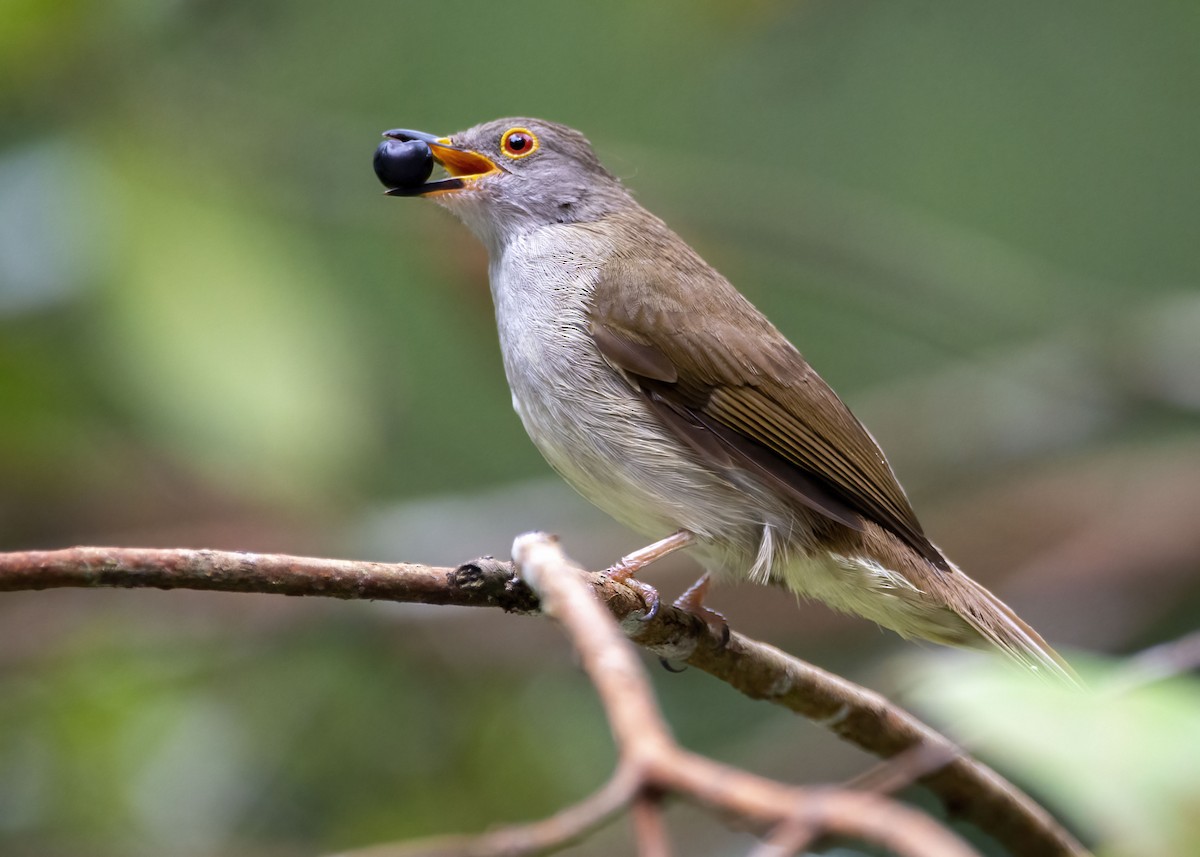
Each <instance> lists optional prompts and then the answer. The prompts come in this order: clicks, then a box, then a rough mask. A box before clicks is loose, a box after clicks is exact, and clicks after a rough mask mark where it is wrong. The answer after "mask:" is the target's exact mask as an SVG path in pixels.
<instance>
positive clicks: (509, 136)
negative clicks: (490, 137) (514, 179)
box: [500, 128, 540, 160]
mask: <svg viewBox="0 0 1200 857" xmlns="http://www.w3.org/2000/svg"><path fill="white" fill-rule="evenodd" d="M539 145H540V144H539V143H538V138H537V135H536V134H534V133H533V132H532V131H530V130H529V129H528V128H509V129H508V130H507V131H505V132H504V136H502V137H501V138H500V151H501V152H503V153H504V154H505V155H506V156H508V157H510V158H512V159H513V160H516V159H517V158H527V157H529V156H530V155H532V154H533V153H534V152H536V151H537V150H538V146H539Z"/></svg>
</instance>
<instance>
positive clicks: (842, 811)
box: [513, 533, 976, 857]
mask: <svg viewBox="0 0 1200 857" xmlns="http://www.w3.org/2000/svg"><path fill="white" fill-rule="evenodd" d="M513 556H514V558H515V559H516V561H517V562H518V564H519V565H520V567H521V574H522V577H523V578H524V579H525V580H526V581H528V583H529V584H530V586H532V587H533V588H534V590H535V591H537V592H538V593H539V594H540V595H541V596H542V599H543V603H544V609H545V612H547V613H548V614H550V615H551V616H553V617H554V618H556V619H558V620H559V621H560V622H561V623H562V624H563V626H564V627H565V628H566V630H567V632H568V634H569V635H570V637H571V641H572V643H574V645H575V649H576V651H577V652H578V653H579V658H580V662H581V663H582V665H583V668H584V670H585V671H586V672H587V674H588V678H589V679H591V682H592V684H593V686H595V688H596V692H597V693H598V694H599V696H600V701H601V704H602V705H603V706H604V710H605V713H606V715H607V716H608V721H609V724H610V726H611V728H612V732H613V738H614V739H615V741H616V744H617V748H618V752H619V753H620V757H621V761H622V763H623V764H627V765H632V766H633V767H634V769H635V770H638V771H640V772H641V774H642V777H643V778H644V779H643V781H644V783H645V786H646V788H649V789H657V790H662V791H664V792H674V793H678V794H679V795H680V796H682V797H686V798H689V799H692V800H694V801H696V802H698V803H700V804H702V805H704V806H706V807H708V808H709V809H713V810H718V811H723V812H726V813H733V814H736V815H738V816H740V817H742V818H745V819H748V820H751V821H754V822H758V823H759V824H764V825H769V826H771V827H776V826H779V825H782V824H786V823H787V822H789V821H791V820H792V819H794V818H795V817H796V816H797V815H801V816H803V818H804V820H805V821H806V822H808V823H810V824H812V826H813V827H815V828H816V829H817V830H820V831H822V832H825V833H836V834H841V835H845V836H852V837H855V838H858V839H863V840H867V841H869V842H874V843H877V844H880V845H884V846H886V847H888V848H890V849H892V850H893V851H895V852H896V853H897V854H899V855H901V857H971V855H976V852H975V851H973V850H972V849H971V848H969V847H968V846H967V845H966V844H965V843H963V842H962V840H961V839H959V838H958V837H957V836H956V835H955V834H953V833H951V832H950V831H949V830H948V829H946V828H944V827H942V826H940V825H939V824H937V823H936V822H934V821H933V820H932V819H930V818H929V817H928V816H926V815H923V814H921V813H920V812H917V811H916V810H914V809H910V808H909V807H906V806H904V805H903V804H900V803H896V802H895V801H892V800H890V799H888V798H885V797H881V796H879V795H876V794H872V793H870V792H849V791H837V790H831V789H820V790H816V789H804V788H799V787H795V786H785V785H782V784H780V783H776V782H773V781H771V780H766V779H763V778H762V777H757V776H755V775H753V774H749V773H746V772H745V771H741V770H738V769H736V768H731V767H729V766H727V765H723V764H720V763H718V762H714V761H712V760H711V759H707V758H704V757H702V756H697V755H695V754H693V753H689V752H688V751H686V750H683V749H682V748H680V747H679V746H678V745H677V744H675V742H674V740H673V739H672V738H671V736H670V732H669V731H668V729H667V725H666V723H665V722H664V721H663V719H662V715H661V714H660V712H659V710H658V706H657V704H656V702H655V700H654V695H653V691H652V690H651V688H650V682H649V679H648V678H647V676H646V674H645V671H644V669H643V668H642V665H641V662H640V661H639V660H638V659H637V657H636V656H635V655H634V652H633V647H632V646H630V645H629V644H628V642H627V641H626V639H625V638H624V637H623V636H622V635H621V633H620V632H619V630H618V628H617V625H616V624H615V623H614V622H612V620H611V618H610V616H609V615H608V614H607V613H606V612H605V611H604V609H603V608H602V607H601V605H600V604H599V603H598V602H597V600H596V599H595V598H594V597H593V595H592V593H591V592H590V591H589V588H588V586H587V585H586V584H585V582H584V579H583V578H582V577H581V574H582V570H580V569H577V568H574V567H573V566H570V565H568V563H567V562H566V560H565V559H564V557H563V554H562V551H561V550H560V549H559V547H558V544H557V541H556V540H555V539H553V538H551V537H548V536H545V535H542V534H539V533H534V534H530V535H526V536H521V537H520V538H518V539H517V541H516V543H515V544H514V545H513Z"/></svg>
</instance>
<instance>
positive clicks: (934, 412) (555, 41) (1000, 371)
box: [0, 0, 1200, 857]
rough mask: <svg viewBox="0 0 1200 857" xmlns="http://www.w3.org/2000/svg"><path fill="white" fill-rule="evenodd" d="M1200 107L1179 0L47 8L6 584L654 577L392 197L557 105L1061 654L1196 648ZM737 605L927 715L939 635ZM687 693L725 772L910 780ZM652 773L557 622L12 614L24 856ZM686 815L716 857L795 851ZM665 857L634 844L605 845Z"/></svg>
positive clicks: (939, 533) (444, 236)
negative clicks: (402, 169)
mask: <svg viewBox="0 0 1200 857" xmlns="http://www.w3.org/2000/svg"><path fill="white" fill-rule="evenodd" d="M1198 93H1200V6H1198V5H1197V4H1195V3H1194V2H1186V1H1184V2H1180V1H1179V0H1177V1H1176V2H1170V0H1159V2H1146V3H1138V4H1132V3H1116V2H1110V3H1095V2H1084V0H1073V2H1061V3H1055V4H1045V3H1038V2H1033V1H1032V0H1022V2H1015V3H1006V4H1001V5H997V4H981V3H958V4H953V3H933V2H896V3H884V2H875V3H867V2H829V0H826V2H806V3H787V2H772V0H753V2H743V3H730V2H716V0H686V2H685V0H669V2H655V3H640V2H630V0H619V2H617V1H616V0H615V1H614V2H608V3H603V4H601V3H592V4H583V3H570V4H568V3H562V2H557V3H555V2H546V0H526V2H523V3H509V4H497V3H490V4H485V3H470V2H464V0H443V2H440V3H425V4H417V3H397V2H393V3H385V2H376V3H363V2H353V0H351V2H345V3H339V4H331V3H323V2H316V0H290V2H286V3H285V2H279V0H261V1H260V2H254V3H239V2H229V0H208V2H202V0H176V2H150V0H119V2H118V0H113V2H105V3H97V2H87V0H6V2H4V3H3V4H2V5H0V549H4V550H21V549H32V548H53V547H60V546H67V545H71V544H81V543H82V544H122V545H143V546H164V547H168V546H179V547H185V546H186V547H216V548H230V549H243V550H259V551H286V552H290V553H315V554H324V555H335V556H344V557H354V558H377V559H392V560H410V561H425V562H436V563H441V564H455V563H457V562H460V561H463V560H466V559H469V558H471V557H473V556H476V555H479V554H483V553H491V554H496V555H504V554H506V553H507V551H508V549H509V547H510V545H511V540H512V537H513V536H514V535H515V534H517V533H519V532H522V531H524V530H528V529H535V528H536V529H548V530H552V531H555V532H558V533H560V534H561V535H562V536H563V537H564V539H565V541H566V545H567V547H568V549H569V550H570V552H571V553H572V554H573V555H574V556H576V557H577V558H578V559H580V560H581V561H583V562H585V563H587V564H589V565H591V566H593V567H601V566H603V565H607V564H608V563H610V562H611V561H613V560H614V559H615V558H616V557H618V556H620V555H621V554H622V553H625V552H628V551H629V550H630V549H632V548H634V547H636V546H638V539H637V537H635V536H633V535H631V534H629V533H627V532H624V531H622V530H621V529H619V528H618V527H616V525H613V524H611V523H609V522H607V521H606V520H605V519H603V517H602V516H600V515H599V514H598V513H596V512H594V511H592V510H591V509H590V508H589V507H587V506H586V504H584V503H583V501H582V500H579V499H577V498H576V497H575V496H574V495H573V494H572V493H571V492H570V491H569V490H568V489H566V488H565V487H563V486H562V485H560V484H559V483H558V481H557V480H556V479H555V478H554V477H553V476H552V475H551V474H550V472H549V469H548V467H547V466H546V465H545V464H544V463H543V462H542V461H541V459H540V458H539V456H538V455H537V453H536V452H535V451H534V449H533V447H532V446H531V445H530V443H529V442H528V441H527V440H526V438H525V437H524V435H523V432H522V429H521V427H520V425H519V423H518V421H517V419H516V417H515V415H514V414H513V413H512V412H511V409H510V406H509V395H508V391H507V388H506V386H505V383H504V378H503V373H502V370H501V366H500V360H499V354H498V349H497V345H496V342H495V334H494V330H493V323H492V309H491V302H490V297H489V295H488V291H487V287H486V282H485V280H486V259H485V255H484V252H483V250H482V249H481V248H480V247H479V246H477V245H476V243H475V241H474V239H473V238H472V237H471V236H470V235H469V234H468V233H467V231H466V230H465V229H464V228H463V227H461V226H460V225H459V224H457V223H456V222H454V221H453V220H452V219H451V218H450V217H449V216H448V215H447V214H446V213H445V212H442V211H440V210H437V209H436V208H435V207H434V206H432V205H430V204H428V203H422V202H418V201H411V200H397V199H391V198H386V197H384V196H382V194H381V188H380V186H379V185H378V183H377V182H376V180H375V177H374V175H373V174H372V171H371V165H370V157H371V153H372V151H373V149H374V147H375V145H376V143H377V142H378V140H379V133H380V132H381V131H383V130H385V129H387V128H391V127H396V126H402V127H414V128H421V129H426V130H430V131H435V132H439V133H450V132H453V131H455V130H460V129H462V128H465V127H467V126H470V125H473V124H475V123H477V122H479V121H483V120H487V119H491V118H495V117H498V116H503V115H533V116H542V117H545V118H549V119H554V120H557V121H561V122H565V123H568V124H570V125H574V126H576V127H578V128H580V129H582V130H583V131H584V132H585V133H587V134H588V135H589V136H590V138H591V139H592V141H593V143H594V144H595V146H596V148H597V150H598V152H599V153H600V155H601V157H602V158H603V159H604V160H605V162H606V163H607V164H608V165H609V166H610V168H612V169H613V171H614V172H616V173H617V174H618V175H620V176H621V177H622V178H624V179H625V180H626V182H627V183H628V184H629V185H630V186H631V187H632V188H633V189H634V190H635V192H636V193H637V195H638V197H639V198H640V199H641V200H642V202H643V203H645V204H646V205H647V206H648V207H650V208H651V209H652V210H653V211H655V212H656V213H658V214H660V215H661V216H663V217H664V218H665V219H666V220H667V221H668V222H669V223H671V224H672V225H673V226H674V227H675V228H676V230H677V231H679V232H680V233H681V234H682V235H683V236H684V237H685V238H686V239H687V240H689V241H690V242H691V243H692V244H693V245H694V246H696V247H697V248H698V249H699V250H700V251H701V253H702V254H703V255H705V256H706V258H708V259H709V261H711V262H713V263H714V264H715V265H716V266H717V267H718V268H720V269H721V270H722V271H723V272H724V273H725V274H726V275H728V276H729V277H730V279H731V280H732V281H733V282H734V283H735V284H737V285H738V286H739V287H740V288H742V289H743V290H744V291H745V292H746V293H747V294H748V295H749V296H750V297H751V298H752V300H754V301H755V302H756V303H758V304H759V306H761V307H762V308H763V309H764V310H765V311H767V313H768V314H769V315H770V316H771V317H772V318H773V319H774V320H775V322H776V323H777V324H778V325H779V326H780V327H781V328H782V329H783V330H784V331H785V332H786V333H787V334H788V335H789V336H790V337H791V338H792V339H793V340H794V341H795V342H797V344H798V345H799V346H800V347H801V350H802V351H804V352H805V354H806V356H807V357H808V358H809V359H810V361H811V362H812V363H813V364H814V365H815V366H816V367H817V368H818V370H819V371H820V372H821V373H822V374H823V375H824V377H825V378H826V379H827V380H828V381H829V382H830V383H831V384H832V385H833V386H834V387H835V388H836V389H838V390H839V392H841V394H842V395H843V397H844V398H846V399H847V400H848V402H849V403H850V404H851V406H852V407H853V408H854V409H855V410H856V412H857V413H858V414H859V416H860V417H862V418H863V420H864V421H865V422H866V423H867V424H868V425H869V426H870V427H871V428H872V430H873V432H874V433H875V434H876V436H877V437H878V438H879V440H880V441H881V443H882V444H883V446H884V448H885V449H887V450H888V453H889V456H890V458H891V460H892V463H893V465H894V466H895V468H896V469H897V471H898V472H899V475H900V477H901V479H902V481H904V483H905V485H906V486H907V487H908V490H909V492H910V495H911V496H912V497H913V500H914V503H915V505H916V507H917V509H918V511H919V512H920V513H921V516H922V518H923V520H924V521H925V523H926V529H927V530H928V531H929V532H930V534H931V535H932V537H933V538H934V539H935V540H936V541H938V542H939V543H940V544H942V546H943V547H945V548H946V549H947V551H948V552H949V554H950V555H951V556H953V557H955V558H956V560H957V561H958V562H959V563H960V564H961V565H962V566H963V567H964V568H965V569H967V570H968V571H970V572H971V573H972V574H973V575H974V576H976V577H977V578H979V579H980V580H982V581H983V582H985V583H986V584H988V585H989V586H991V587H993V588H994V589H996V590H997V591H998V592H999V593H1000V594H1001V595H1002V596H1004V597H1005V598H1006V600H1008V601H1009V602H1010V603H1012V604H1013V605H1014V606H1015V607H1016V608H1017V609H1018V612H1020V613H1021V614H1022V615H1024V616H1025V617H1026V618H1027V619H1029V620H1030V621H1031V622H1032V623H1033V624H1034V625H1035V626H1037V627H1039V628H1040V629H1041V630H1042V631H1043V633H1045V635H1046V636H1047V637H1049V638H1050V639H1051V640H1053V641H1055V642H1056V643H1059V644H1061V645H1062V646H1063V647H1065V648H1067V649H1068V650H1069V649H1070V648H1071V647H1079V648H1083V649H1091V650H1096V651H1101V652H1109V653H1115V654H1121V653H1126V652H1130V651H1133V650H1136V649H1138V648H1140V647H1142V646H1145V645H1148V644H1150V643H1153V642H1155V641H1158V640H1163V639H1168V638H1171V637H1174V636H1177V635H1179V634H1181V633H1183V632H1185V631H1188V630H1189V629H1193V628H1195V627H1196V626H1197V625H1198V624H1200V621H1198V616H1200V584H1198V575H1197V570H1198V568H1200V527H1197V526H1196V524H1197V520H1200V435H1198V434H1197V427H1198V420H1197V416H1198V411H1200V290H1198V289H1197V286H1198V284H1200V252H1198V251H1197V247H1198V243H1200V242H1198V240H1197V239H1198V237H1200V234H1198V232H1197V229H1198V225H1200V157H1198V155H1197V153H1200V110H1197V109H1196V106H1197V94H1198ZM695 573H696V569H695V568H694V567H692V566H689V565H688V564H687V562H686V561H681V562H678V563H676V564H675V565H674V566H671V567H670V568H664V569H661V570H659V569H657V568H656V569H655V570H654V571H653V572H651V574H650V577H649V579H650V580H651V581H652V582H654V583H655V584H656V585H658V586H659V587H660V589H662V591H663V592H664V593H666V594H673V593H674V592H676V591H678V590H679V589H682V588H683V586H685V585H686V583H687V582H688V581H689V579H690V578H691V577H692V576H693V575H694V574H695ZM710 603H712V604H713V606H715V607H717V608H718V609H721V610H723V611H724V612H725V613H726V614H727V615H729V617H730V619H731V621H732V622H733V624H734V626H735V627H737V628H738V629H739V630H743V631H745V632H747V633H750V634H752V635H755V636H758V637H761V638H764V639H767V640H769V641H771V642H773V643H776V644H777V645H780V646H782V647H784V648H786V649H788V650H789V651H792V652H795V653H797V654H799V655H801V656H804V657H806V658H809V659H812V660H814V661H816V662H817V663H820V664H822V665H825V666H827V667H829V668H832V669H835V670H839V671H842V672H844V673H846V674H847V675H849V676H851V677H853V678H855V679H857V680H860V681H864V682H866V683H868V684H871V685H873V686H875V687H878V688H880V689H883V690H885V691H887V692H889V693H892V694H895V695H898V696H900V697H901V698H904V696H905V682H904V680H903V679H902V678H901V677H900V676H901V673H900V672H899V671H898V670H896V669H893V667H892V661H890V660H888V658H889V657H890V656H891V655H894V654H895V653H896V652H898V651H906V652H907V651H911V650H913V648H914V647H913V646H912V645H910V644H905V643H902V642H901V641H899V640H898V639H897V638H895V637H894V636H891V635H887V634H881V633H880V632H879V631H878V630H877V629H875V628H874V626H871V625H870V624H868V623H866V622H863V621H857V620H849V619H843V618H838V617H834V616H832V615H830V614H829V613H828V612H827V611H825V610H824V608H821V607H818V606H811V605H804V606H801V607H800V608H797V606H796V605H795V604H794V603H793V602H792V599H790V598H788V597H784V596H782V595H781V594H780V593H777V592H763V591H757V590H753V589H751V588H726V589H722V590H720V591H718V592H717V594H716V595H715V596H714V597H713V598H712V599H711V602H710ZM654 675H655V681H656V683H657V684H658V686H659V687H660V690H661V693H662V698H663V704H664V706H665V708H666V710H667V714H668V716H669V717H670V718H671V720H672V723H673V724H674V727H675V729H676V730H677V734H678V735H679V737H680V738H681V740H683V741H684V742H685V743H686V744H687V745H688V746H690V747H692V748H694V749H696V750H699V751H701V752H706V753H709V754H712V755H714V756H716V757H718V758H721V759H724V760H728V761H731V762H734V763H737V764H742V765H746V766H748V767H751V768H753V769H754V770H757V771H759V772H762V773H764V774H767V775H772V776H778V777H780V778H783V779H787V780H789V781H794V782H826V781H834V780H838V779H842V778H845V777H849V776H852V775H853V774H855V773H857V772H859V771H861V770H863V769H864V768H865V767H866V766H867V765H868V764H869V760H867V759H866V758H865V757H864V756H862V755H861V754H858V753H856V752H854V751H852V750H850V749H849V748H846V747H843V746H841V745H838V744H836V743H835V742H834V740H833V739H832V738H830V737H828V736H827V735H825V734H824V733H823V732H822V731H821V730H819V729H817V728H816V727H812V726H810V725H808V724H805V723H803V722H800V721H798V720H797V719H796V718H795V717H793V716H790V715H788V714H786V713H785V712H782V711H777V710H774V709H771V708H770V707H768V706H765V705H756V704H753V703H751V702H749V701H747V700H743V699H741V698H739V697H737V696H736V695H735V694H734V693H733V692H732V691H731V690H729V689H728V688H726V687H723V686H720V685H717V684H716V683H714V682H712V681H711V680H708V679H706V678H705V677H704V676H702V675H698V674H696V673H694V672H687V673H684V674H682V675H670V674H667V673H665V672H663V671H661V670H657V669H655V671H654ZM611 763H612V748H611V746H610V742H609V739H608V735H607V730H606V727H605V725H604V723H603V720H602V717H601V715H600V713H599V710H598V708H597V706H596V704H595V703H594V701H593V699H592V695H591V693H590V690H589V688H588V687H587V685H586V683H585V682H584V681H583V680H582V679H581V677H580V676H579V675H578V673H577V670H576V669H575V665H574V661H573V658H572V655H571V654H570V652H569V651H567V649H566V645H565V643H564V642H563V640H562V639H561V637H560V636H559V634H558V633H557V631H556V630H555V629H554V627H553V626H552V625H550V624H549V623H547V622H543V621H537V620H533V619H521V618H515V617H507V616H499V615H491V614H484V613H482V612H471V611H458V610H448V609H431V610H426V609H418V608H414V607H405V606H396V605H372V604H366V603H349V604H343V603H323V602H319V601H300V600H285V599H281V598H268V597H262V598H260V597H246V596H233V595H226V596H221V595H213V594H199V593H184V592H167V593H160V592H140V591H134V592H91V591H88V592H84V591H58V592H47V593H16V594H7V595H4V596H3V597H0V853H3V854H14V855H29V857H59V856H60V855H75V854H88V855H100V857H105V855H143V854H147V855H148V854H178V855H188V857H191V855H235V856H236V855H253V857H258V855H264V857H265V855H270V857H275V855H280V857H282V855H304V854H312V853H316V852H319V851H322V850H325V851H328V850H333V849H346V848H350V847H354V846H359V845H367V844H370V843H374V842H380V841H386V840H389V839H396V838H401V837H408V836H415V835H422V834H433V833H439V832H450V831H457V830H467V831H469V830H480V829H483V828H484V827H486V826H488V825H492V824H496V823H500V822H503V821H511V820H519V819H525V818H534V817H537V816H538V815H541V814H544V813H546V812H549V811H551V810H553V809H555V808H557V807H559V806H562V805H563V804H564V803H565V802H566V801H568V800H572V799H576V798H578V797H581V796H582V795H584V794H585V793H587V792H588V791H589V790H590V789H591V788H593V787H595V786H596V785H597V784H598V783H600V782H601V781H602V780H603V779H604V777H605V776H606V775H607V772H608V770H609V769H610V767H611ZM1014 773H1017V774H1018V775H1019V774H1020V771H1019V770H1018V771H1015V772H1014ZM1033 786H1034V787H1035V788H1036V786H1037V781H1036V778H1035V779H1034V781H1033ZM916 799H920V796H919V795H918V796H917V797H916ZM1191 799H1192V800H1193V801H1194V800H1195V799H1196V797H1195V793H1194V792H1193V793H1192V797H1191ZM1193 805H1195V804H1193ZM672 817H673V819H674V820H675V821H676V822H677V827H678V833H679V836H680V841H681V843H682V844H681V846H680V850H681V853H691V854H738V853H745V851H746V850H747V849H748V848H749V843H750V842H751V840H750V839H749V837H748V836H746V835H745V834H742V833H736V832H730V831H728V830H726V829H725V828H724V827H721V826H720V825H719V824H717V823H716V822H715V821H712V820H707V819H703V818H702V817H700V816H698V814H696V813H694V812H693V811H691V810H689V809H687V808H686V807H681V808H678V809H676V810H673V813H672ZM1080 823H1081V824H1083V826H1084V828H1085V832H1088V833H1092V834H1095V833H1096V832H1097V831H1095V830H1087V825H1086V819H1085V820H1083V821H1081V822H1080ZM628 847H629V846H628V840H627V833H626V831H625V829H624V826H623V825H622V824H617V825H614V826H613V827H612V828H611V829H609V830H607V831H605V832H604V833H603V834H601V835H600V836H599V837H598V838H596V839H595V840H593V841H591V842H589V843H587V844H585V845H583V846H580V847H579V848H577V849H576V850H575V851H574V852H572V853H579V854H609V853H626V851H627V849H628ZM981 847H984V848H993V846H991V845H989V844H988V843H987V842H986V841H982V844H981ZM839 853H859V852H851V851H849V850H843V851H841V852H839ZM990 853H995V852H994V848H993V850H992V852H990ZM1113 853H1117V852H1113Z"/></svg>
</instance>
